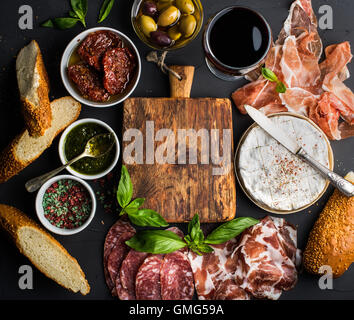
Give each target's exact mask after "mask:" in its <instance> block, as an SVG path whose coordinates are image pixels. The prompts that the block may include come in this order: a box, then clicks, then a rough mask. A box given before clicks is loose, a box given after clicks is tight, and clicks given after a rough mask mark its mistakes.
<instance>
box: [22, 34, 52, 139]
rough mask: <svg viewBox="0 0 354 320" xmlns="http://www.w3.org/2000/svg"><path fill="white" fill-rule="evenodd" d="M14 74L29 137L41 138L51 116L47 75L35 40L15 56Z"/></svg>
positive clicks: (49, 122) (48, 125)
mask: <svg viewBox="0 0 354 320" xmlns="http://www.w3.org/2000/svg"><path fill="white" fill-rule="evenodd" d="M16 74H17V83H18V88H19V91H20V97H21V101H22V113H23V116H24V119H25V123H26V127H27V129H28V132H29V134H30V135H31V136H43V135H44V132H45V131H46V130H47V129H48V128H49V127H50V125H51V122H52V114H51V111H50V101H49V80H48V75H47V71H46V70H45V67H44V63H43V58H42V54H41V50H40V49H39V46H38V43H37V42H36V41H35V40H32V41H31V42H30V43H29V44H28V45H27V46H26V47H24V48H22V49H21V51H20V52H19V54H18V55H17V59H16Z"/></svg>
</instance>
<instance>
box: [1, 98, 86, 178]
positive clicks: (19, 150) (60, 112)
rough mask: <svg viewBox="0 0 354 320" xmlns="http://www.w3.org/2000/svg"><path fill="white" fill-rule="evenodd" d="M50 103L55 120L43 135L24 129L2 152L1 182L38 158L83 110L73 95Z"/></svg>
mask: <svg viewBox="0 0 354 320" xmlns="http://www.w3.org/2000/svg"><path fill="white" fill-rule="evenodd" d="M50 105H51V109H52V115H53V121H52V125H51V126H50V127H49V128H48V129H47V131H46V132H45V134H44V135H43V136H41V137H32V136H30V134H29V131H28V130H24V131H23V132H22V133H21V134H20V135H18V136H17V137H16V138H15V139H14V140H13V141H12V142H11V143H10V144H9V145H8V146H7V147H6V148H5V149H4V150H3V151H2V152H1V153H0V183H3V182H5V181H7V180H8V179H10V178H11V177H13V176H14V175H16V174H18V173H19V172H20V171H21V170H23V169H24V168H25V167H27V166H28V165H29V164H30V163H32V162H33V161H34V160H36V159H37V158H38V157H39V156H40V155H41V154H42V153H43V152H44V151H45V150H46V149H47V148H48V147H49V146H50V145H51V144H52V142H53V140H54V138H55V137H56V136H57V135H58V134H59V133H60V132H61V131H62V130H64V129H65V128H66V127H67V126H68V125H70V124H71V123H72V122H74V121H75V120H76V119H77V118H78V116H79V114H80V111H81V104H80V103H78V102H77V101H76V100H74V99H73V98H71V97H63V98H60V99H57V100H54V101H52V102H51V104H50Z"/></svg>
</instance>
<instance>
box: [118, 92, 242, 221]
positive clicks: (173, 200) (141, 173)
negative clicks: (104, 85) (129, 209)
mask: <svg viewBox="0 0 354 320" xmlns="http://www.w3.org/2000/svg"><path fill="white" fill-rule="evenodd" d="M147 121H153V123H154V133H155V134H156V132H158V130H160V129H171V130H172V132H173V134H174V136H175V157H174V158H175V159H176V162H178V146H177V141H178V139H177V136H178V129H186V130H188V129H194V130H195V131H196V132H197V131H198V130H199V129H207V130H208V132H210V130H211V129H219V132H220V136H221V138H220V139H221V141H220V148H219V150H220V156H222V155H223V154H222V153H223V139H222V132H223V129H229V130H230V132H231V143H230V146H231V150H227V151H229V152H230V155H231V159H232V158H233V154H234V143H233V138H232V129H233V128H232V111H231V102H230V100H229V99H215V98H195V99H191V98H130V99H128V100H126V101H125V103H124V121H123V140H125V139H127V137H124V133H126V132H127V130H128V129H139V131H140V132H141V133H142V135H143V141H144V151H143V154H142V155H141V154H140V156H141V159H143V164H137V163H133V162H134V161H133V159H132V157H135V160H136V156H137V155H138V153H139V151H136V150H135V151H134V152H130V151H131V150H129V152H127V151H128V149H129V148H127V147H128V146H129V145H130V146H132V141H134V138H132V139H130V138H129V139H128V141H123V163H124V164H125V165H126V166H127V168H128V171H129V173H130V176H131V179H132V182H133V186H134V198H135V197H143V198H146V201H145V203H144V207H145V208H150V209H153V210H156V211H157V212H159V213H160V214H161V215H162V216H163V217H164V218H165V219H166V220H167V221H168V222H187V221H190V220H191V218H192V217H193V215H194V214H195V213H199V215H200V220H201V221H202V222H220V221H226V220H230V219H233V218H234V216H235V213H236V186H235V176H234V168H233V161H232V160H231V161H230V163H228V167H227V168H226V174H223V175H213V168H215V167H217V166H215V165H214V164H213V160H212V158H211V156H210V155H209V164H201V157H200V150H201V143H200V139H199V140H198V161H197V164H190V163H188V159H189V158H188V154H187V163H186V164H178V163H175V164H169V163H165V164H159V163H156V161H155V163H154V164H146V160H147V158H146V138H147V137H146V123H147ZM165 140H166V139H165ZM186 141H187V152H188V150H189V149H188V147H189V146H188V141H189V140H186ZM163 143H164V141H161V142H156V141H155V143H154V149H155V150H156V148H158V146H159V145H161V144H163ZM150 156H151V154H150Z"/></svg>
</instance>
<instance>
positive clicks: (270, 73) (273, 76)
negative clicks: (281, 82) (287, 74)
mask: <svg viewBox="0 0 354 320" xmlns="http://www.w3.org/2000/svg"><path fill="white" fill-rule="evenodd" d="M262 76H263V77H264V78H265V79H267V80H269V81H271V82H278V77H277V76H276V74H275V73H274V72H273V71H272V70H270V69H268V68H262Z"/></svg>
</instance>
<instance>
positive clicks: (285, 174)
mask: <svg viewBox="0 0 354 320" xmlns="http://www.w3.org/2000/svg"><path fill="white" fill-rule="evenodd" d="M270 119H271V120H272V121H273V122H274V125H275V126H278V127H279V128H282V129H283V131H284V132H286V133H287V134H288V136H289V137H291V138H293V139H295V140H296V141H297V143H298V144H299V145H301V146H302V147H303V148H304V149H305V150H306V152H307V153H308V154H310V155H311V156H312V157H313V158H314V159H315V160H317V161H318V162H320V163H321V164H323V165H324V166H326V167H328V168H330V169H331V170H333V152H332V149H331V146H330V144H329V141H328V139H327V137H326V136H325V134H324V133H323V132H322V131H321V129H319V128H318V127H317V126H316V125H315V124H314V123H313V122H312V121H311V120H309V119H308V118H305V117H303V116H298V115H294V114H290V113H281V114H274V115H272V116H270ZM235 162H236V163H235V168H236V175H237V178H238V180H239V182H240V185H241V187H242V189H243V190H244V192H245V193H246V195H247V196H248V197H249V198H250V199H251V200H252V201H253V202H254V203H256V204H257V205H258V206H259V207H261V208H262V209H264V210H266V211H269V212H273V213H293V212H297V211H301V210H303V209H305V208H307V207H309V206H310V205H312V204H313V203H315V202H316V201H317V200H318V199H319V198H320V197H321V196H322V195H323V193H324V192H325V191H326V189H327V187H328V184H329V183H328V182H327V181H326V179H324V178H323V177H322V176H321V175H320V174H319V173H318V172H317V171H316V170H315V169H313V168H312V167H310V166H309V165H308V164H307V163H305V162H303V161H302V160H301V159H299V158H298V157H296V156H295V155H293V154H292V153H290V152H289V151H288V150H287V149H286V148H285V147H283V146H282V145H281V144H279V143H278V142H277V141H276V140H275V139H273V138H272V137H271V136H270V135H269V134H268V133H266V132H265V131H264V130H263V129H262V128H260V127H259V126H258V125H257V124H254V125H252V126H251V127H250V128H249V129H248V130H247V131H246V132H245V134H244V135H243V136H242V138H241V140H240V143H239V145H238V148H237V151H236V157H235Z"/></svg>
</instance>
